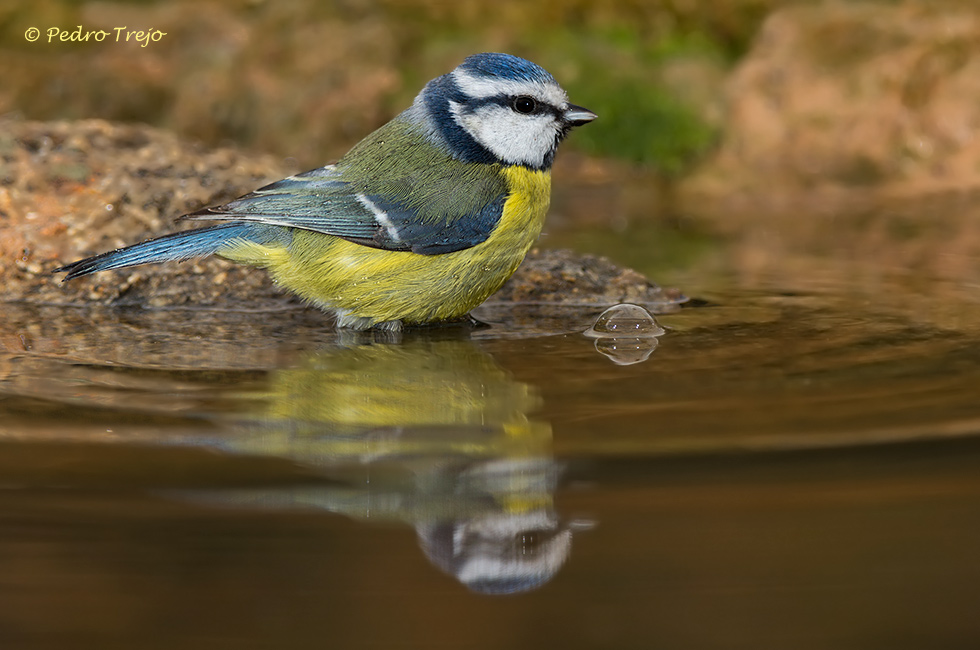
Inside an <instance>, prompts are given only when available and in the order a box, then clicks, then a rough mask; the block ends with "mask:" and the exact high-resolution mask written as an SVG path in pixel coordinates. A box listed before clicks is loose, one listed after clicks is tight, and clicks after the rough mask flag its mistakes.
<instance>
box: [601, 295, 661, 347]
mask: <svg viewBox="0 0 980 650" xmlns="http://www.w3.org/2000/svg"><path fill="white" fill-rule="evenodd" d="M663 333H664V328H662V327H660V325H657V321H655V320H653V316H651V315H650V312H648V311H647V310H646V309H644V308H643V307H640V306H639V305H632V304H630V303H621V304H618V305H613V306H612V307H610V308H609V309H607V310H606V311H604V312H602V313H601V314H599V317H598V318H596V319H595V323H593V324H592V327H590V328H589V329H587V330H585V335H586V336H588V337H589V338H593V339H618V338H641V339H644V338H656V337H658V336H660V335H662V334H663Z"/></svg>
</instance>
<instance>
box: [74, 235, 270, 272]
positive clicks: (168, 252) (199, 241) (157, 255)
mask: <svg viewBox="0 0 980 650" xmlns="http://www.w3.org/2000/svg"><path fill="white" fill-rule="evenodd" d="M253 230H255V228H254V224H250V223H243V222H236V221H232V222H229V223H222V224H218V225H216V226H210V227H208V228H198V229H197V230H187V231H185V232H175V233H173V234H170V235H164V236H163V237H158V238H156V239H150V240H148V241H145V242H142V243H139V244H133V245H132V246H126V247H125V248H118V249H116V250H114V251H109V252H107V253H102V254H101V255H96V256H95V257H88V258H85V259H84V260H78V261H77V262H72V263H71V264H66V265H65V266H62V267H61V268H58V269H55V270H54V272H55V273H67V274H68V275H66V276H65V278H64V280H63V281H68V280H71V279H74V278H78V277H81V276H83V275H88V274H89V273H96V272H98V271H108V270H109V269H121V268H123V267H126V266H136V265H138V264H152V263H154V262H171V261H182V260H189V259H192V258H195V257H207V256H208V255H214V254H215V253H217V252H219V251H221V249H223V248H225V247H227V246H228V245H229V243H231V241H232V240H235V239H246V238H247V239H251V237H249V235H251V234H254V233H253Z"/></svg>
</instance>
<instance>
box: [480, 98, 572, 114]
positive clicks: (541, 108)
mask: <svg viewBox="0 0 980 650" xmlns="http://www.w3.org/2000/svg"><path fill="white" fill-rule="evenodd" d="M519 97H528V98H530V99H533V100H534V103H535V108H534V110H533V111H531V112H530V113H521V114H523V115H544V114H546V113H550V114H551V115H554V116H555V117H560V116H561V111H560V110H558V109H557V108H555V107H554V106H552V105H551V104H548V103H547V102H544V101H541V100H540V99H537V98H535V97H532V96H531V95H494V96H492V97H481V98H479V99H477V98H469V99H467V100H466V103H465V108H464V110H465V111H466V112H468V113H472V112H475V111H476V110H478V109H480V108H482V107H484V106H490V105H494V106H503V107H504V108H508V109H510V110H513V111H514V112H515V113H519V111H517V110H515V109H514V101H515V100H516V99H518V98H519Z"/></svg>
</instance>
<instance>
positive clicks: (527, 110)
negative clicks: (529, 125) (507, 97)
mask: <svg viewBox="0 0 980 650" xmlns="http://www.w3.org/2000/svg"><path fill="white" fill-rule="evenodd" d="M511 107H512V108H513V109H514V110H515V111H517V112H518V113H523V114H525V115H529V114H531V113H533V112H534V109H536V108H537V107H538V103H537V102H536V101H534V97H528V96H527V95H521V96H520V97H515V98H514V101H513V102H511Z"/></svg>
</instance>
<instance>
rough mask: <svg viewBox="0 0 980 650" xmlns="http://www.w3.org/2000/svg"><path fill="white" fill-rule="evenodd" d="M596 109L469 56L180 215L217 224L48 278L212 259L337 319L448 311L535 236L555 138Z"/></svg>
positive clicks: (527, 71)
mask: <svg viewBox="0 0 980 650" xmlns="http://www.w3.org/2000/svg"><path fill="white" fill-rule="evenodd" d="M595 118H596V115H595V113H593V112H592V111H589V110H588V109H585V108H582V107H581V106H576V105H574V104H570V103H569V101H568V96H567V94H566V92H565V91H564V90H563V89H562V87H561V86H560V85H558V82H557V81H555V79H554V77H552V76H551V75H550V74H549V73H548V72H547V71H546V70H544V69H543V68H541V67H540V66H538V65H536V64H534V63H531V62H530V61H526V60H524V59H521V58H519V57H516V56H512V55H509V54H499V53H483V54H475V55H472V56H470V57H467V58H466V59H465V60H464V61H463V63H462V64H460V66H459V67H457V68H456V69H455V70H453V71H452V72H450V73H448V74H445V75H443V76H441V77H437V78H435V79H433V80H432V81H430V82H429V83H428V84H426V85H425V87H424V88H423V89H422V91H421V92H420V93H419V94H418V96H417V97H416V98H415V101H414V102H413V103H412V105H411V106H410V107H409V108H408V109H406V110H405V111H404V112H402V113H401V114H399V115H398V116H396V117H395V118H394V119H392V120H391V121H390V122H388V123H387V124H385V125H384V126H382V127H380V128H379V129H378V130H376V131H374V132H373V133H371V134H370V135H368V136H367V137H366V138H364V139H363V140H362V141H361V142H359V143H358V144H356V145H355V146H354V147H353V148H352V149H351V150H350V151H349V152H348V153H347V154H346V155H344V156H343V157H342V158H341V159H340V160H339V161H338V162H337V163H335V164H333V165H327V166H325V167H320V168H319V169H314V170H312V171H308V172H304V173H301V174H297V175H295V176H290V177H288V178H285V179H283V180H280V181H277V182H275V183H272V184H271V185H266V186H265V187H262V188H260V189H257V190H255V191H254V192H251V193H249V194H246V195H245V196H242V197H241V198H239V199H236V200H234V201H232V202H230V203H227V204H225V205H221V206H217V207H212V208H206V209H204V210H200V211H198V212H194V213H191V214H189V215H185V216H183V217H181V219H192V220H209V221H217V222H219V223H217V224H215V225H211V226H208V227H204V228H200V229H196V230H189V231H185V232H178V233H173V234H169V235H164V236H162V237H159V238H157V239H151V240H148V241H145V242H142V243H140V244H135V245H132V246H128V247H125V248H120V249H117V250H114V251H110V252H107V253H103V254H101V255H97V256H95V257H90V258H87V259H84V260H80V261H77V262H73V263H71V264H68V265H66V266H63V267H61V268H59V269H57V270H56V272H66V273H67V274H68V275H67V276H66V277H65V278H64V279H65V280H66V281H67V280H71V279H73V278H77V277H80V276H83V275H87V274H89V273H95V272H97V271H105V270H108V269H118V268H123V267H128V266H135V265H138V264H147V263H154V262H167V261H172V260H178V261H180V260H187V259H191V258H199V257H206V256H209V255H218V256H219V257H223V258H226V259H229V260H232V261H235V262H239V263H242V264H248V265H252V266H257V267H262V268H265V269H266V270H267V271H268V272H269V273H270V274H271V276H272V278H273V280H274V281H275V282H276V283H277V284H279V285H280V286H282V287H284V288H286V289H288V290H291V291H293V292H294V293H296V294H298V295H299V296H301V297H302V298H303V299H305V300H306V301H308V302H310V303H312V304H314V305H316V306H318V307H320V308H322V309H323V310H325V311H327V312H330V313H333V314H334V315H335V316H336V320H337V324H338V326H340V327H345V328H352V329H357V330H363V329H370V328H379V329H386V330H399V329H401V328H402V327H403V326H405V325H410V326H411V325H422V324H428V323H437V322H442V321H453V320H459V319H461V318H465V317H466V316H467V314H468V313H469V311H470V310H471V309H473V308H474V307H476V306H477V305H479V304H480V303H482V302H483V301H484V300H486V299H487V298H488V297H489V296H490V295H491V294H492V293H494V292H495V291H496V290H497V289H499V288H500V286H501V285H503V283H504V282H505V281H506V280H507V279H508V278H509V277H510V276H511V275H512V274H513V273H514V271H516V270H517V267H518V266H519V265H520V263H521V262H522V261H523V259H524V256H525V255H526V254H527V251H528V250H529V249H530V247H531V245H532V244H533V243H534V241H535V240H536V239H537V237H538V235H539V234H540V232H541V227H542V225H543V222H544V217H545V213H546V212H547V210H548V204H549V201H550V195H551V165H552V161H553V160H554V157H555V151H556V150H557V148H558V145H559V144H560V143H561V141H562V140H563V139H564V138H565V136H566V135H567V134H568V132H569V131H570V130H571V128H572V127H575V126H579V125H582V124H586V123H588V122H591V121H592V120H594V119H595Z"/></svg>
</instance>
